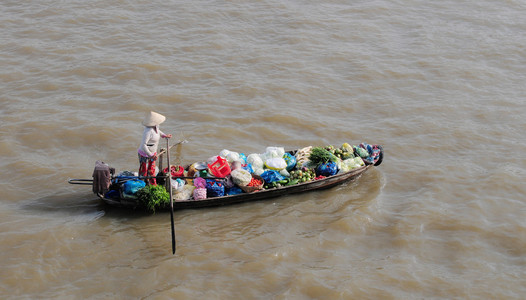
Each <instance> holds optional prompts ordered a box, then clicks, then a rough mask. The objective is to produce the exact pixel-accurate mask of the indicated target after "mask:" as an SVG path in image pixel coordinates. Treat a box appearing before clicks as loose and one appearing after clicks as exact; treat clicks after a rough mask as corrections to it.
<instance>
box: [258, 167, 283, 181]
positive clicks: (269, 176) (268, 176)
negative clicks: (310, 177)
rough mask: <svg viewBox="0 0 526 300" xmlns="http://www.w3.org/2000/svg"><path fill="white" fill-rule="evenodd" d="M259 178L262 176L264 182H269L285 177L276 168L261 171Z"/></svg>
mask: <svg viewBox="0 0 526 300" xmlns="http://www.w3.org/2000/svg"><path fill="white" fill-rule="evenodd" d="M261 178H263V180H264V181H265V182H266V183H271V182H274V181H280V180H283V179H285V177H283V175H281V174H279V172H278V171H276V170H266V171H265V172H263V174H261Z"/></svg>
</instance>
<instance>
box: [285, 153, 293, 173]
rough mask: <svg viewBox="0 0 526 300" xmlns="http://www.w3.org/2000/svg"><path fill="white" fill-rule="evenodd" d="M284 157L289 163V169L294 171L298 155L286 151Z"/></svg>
mask: <svg viewBox="0 0 526 300" xmlns="http://www.w3.org/2000/svg"><path fill="white" fill-rule="evenodd" d="M283 159H284V160H285V162H286V163H287V171H288V172H290V171H292V169H294V167H295V166H296V156H294V155H292V154H290V153H288V152H285V154H284V155H283Z"/></svg>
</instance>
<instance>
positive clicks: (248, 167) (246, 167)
mask: <svg viewBox="0 0 526 300" xmlns="http://www.w3.org/2000/svg"><path fill="white" fill-rule="evenodd" d="M243 169H245V170H247V171H248V172H249V173H250V174H252V173H254V169H252V165H251V164H246V165H244V166H243Z"/></svg>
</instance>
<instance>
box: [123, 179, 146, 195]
mask: <svg viewBox="0 0 526 300" xmlns="http://www.w3.org/2000/svg"><path fill="white" fill-rule="evenodd" d="M145 186H146V183H145V182H144V181H142V180H139V179H132V180H128V181H126V182H125V183H124V184H123V185H122V192H123V193H124V194H125V196H134V195H135V194H137V192H138V191H139V190H140V189H142V188H143V187H145Z"/></svg>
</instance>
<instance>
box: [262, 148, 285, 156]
mask: <svg viewBox="0 0 526 300" xmlns="http://www.w3.org/2000/svg"><path fill="white" fill-rule="evenodd" d="M284 154H285V148H283V147H267V149H265V153H264V154H263V155H264V156H265V157H266V158H275V157H280V158H282V157H283V155H284Z"/></svg>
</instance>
